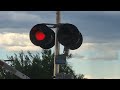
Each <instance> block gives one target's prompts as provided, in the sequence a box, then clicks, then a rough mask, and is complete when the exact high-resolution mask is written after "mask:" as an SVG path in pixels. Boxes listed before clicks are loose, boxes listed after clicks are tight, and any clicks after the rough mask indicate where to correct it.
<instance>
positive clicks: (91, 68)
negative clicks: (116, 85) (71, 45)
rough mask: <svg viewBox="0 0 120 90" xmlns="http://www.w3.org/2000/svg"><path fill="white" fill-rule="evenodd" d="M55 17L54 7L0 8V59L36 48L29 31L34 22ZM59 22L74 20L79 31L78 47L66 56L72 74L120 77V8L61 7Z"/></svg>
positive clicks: (33, 50) (37, 48) (54, 19)
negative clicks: (12, 9)
mask: <svg viewBox="0 0 120 90" xmlns="http://www.w3.org/2000/svg"><path fill="white" fill-rule="evenodd" d="M55 17H56V12H55V11H0V59H2V60H3V59H7V56H10V55H14V53H16V52H19V51H21V50H23V51H27V50H29V51H32V52H40V51H41V50H42V48H40V47H38V46H35V45H33V44H32V43H31V41H30V39H29V32H30V30H31V28H32V27H33V26H34V25H36V24H40V23H56V18H55ZM61 23H71V24H74V25H75V26H77V28H78V29H79V31H80V32H81V34H82V35H83V43H82V45H81V47H79V48H78V49H76V50H70V53H72V54H73V57H72V58H71V59H68V60H67V62H68V63H69V64H70V65H71V66H72V68H73V70H74V71H75V73H76V74H84V75H85V77H86V78H89V79H101V78H106V79H118V78H119V79H120V70H119V68H120V48H119V47H120V11H61ZM60 48H61V49H60V51H61V53H62V51H63V46H61V47H60ZM53 50H54V47H53Z"/></svg>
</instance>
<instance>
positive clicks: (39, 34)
mask: <svg viewBox="0 0 120 90" xmlns="http://www.w3.org/2000/svg"><path fill="white" fill-rule="evenodd" d="M35 37H36V39H37V40H40V41H42V40H44V39H45V34H44V33H43V32H39V31H38V32H36V34H35Z"/></svg>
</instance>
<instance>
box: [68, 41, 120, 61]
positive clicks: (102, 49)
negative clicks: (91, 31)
mask: <svg viewBox="0 0 120 90" xmlns="http://www.w3.org/2000/svg"><path fill="white" fill-rule="evenodd" d="M119 47H120V43H115V44H114V43H83V44H82V46H81V47H80V48H79V49H77V50H71V51H70V53H72V54H73V58H79V59H82V60H118V51H119Z"/></svg>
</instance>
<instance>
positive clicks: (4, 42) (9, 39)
mask: <svg viewBox="0 0 120 90" xmlns="http://www.w3.org/2000/svg"><path fill="white" fill-rule="evenodd" d="M0 38H1V39H0V47H1V48H5V49H6V50H8V51H20V50H23V51H26V50H29V51H38V50H40V49H41V48H40V47H37V46H35V45H33V44H32V43H31V41H30V39H29V34H28V33H22V34H21V33H2V34H0Z"/></svg>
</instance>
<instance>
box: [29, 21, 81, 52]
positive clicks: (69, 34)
mask: <svg viewBox="0 0 120 90" xmlns="http://www.w3.org/2000/svg"><path fill="white" fill-rule="evenodd" d="M47 25H48V24H37V25H35V26H34V27H33V28H32V29H31V31H30V40H31V42H32V43H33V44H34V45H36V46H40V47H41V48H43V49H50V48H52V47H53V46H54V45H55V33H54V31H53V30H52V29H51V28H50V27H48V26H47ZM50 25H54V26H56V27H58V28H59V30H58V33H57V39H58V41H59V43H61V44H62V45H63V46H65V47H67V48H68V49H71V50H75V49H78V48H79V47H80V46H81V44H82V42H83V37H82V34H81V33H80V31H79V30H78V29H77V27H76V26H75V25H73V24H69V23H66V24H59V25H56V24H50Z"/></svg>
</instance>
